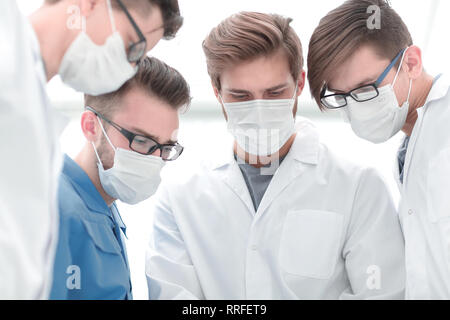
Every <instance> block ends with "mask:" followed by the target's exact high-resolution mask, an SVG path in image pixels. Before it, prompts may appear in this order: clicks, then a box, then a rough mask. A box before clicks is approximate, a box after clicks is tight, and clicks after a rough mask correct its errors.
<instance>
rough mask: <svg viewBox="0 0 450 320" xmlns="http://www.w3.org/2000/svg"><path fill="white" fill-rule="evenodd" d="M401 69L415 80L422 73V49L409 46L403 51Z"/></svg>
mask: <svg viewBox="0 0 450 320" xmlns="http://www.w3.org/2000/svg"><path fill="white" fill-rule="evenodd" d="M402 68H403V71H405V72H406V73H408V75H409V77H410V78H411V79H413V80H416V79H417V78H419V77H420V76H421V75H422V72H423V62H422V51H421V50H420V48H419V47H417V46H411V47H409V49H408V51H406V53H405V58H404V61H403V66H402Z"/></svg>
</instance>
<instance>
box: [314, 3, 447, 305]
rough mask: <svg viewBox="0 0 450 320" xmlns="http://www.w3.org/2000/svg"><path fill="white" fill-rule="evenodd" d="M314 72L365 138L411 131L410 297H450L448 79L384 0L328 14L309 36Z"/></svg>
mask: <svg viewBox="0 0 450 320" xmlns="http://www.w3.org/2000/svg"><path fill="white" fill-rule="evenodd" d="M377 19H378V21H377ZM374 22H375V23H374ZM308 70H309V71H308V78H309V82H310V87H311V93H312V95H313V97H314V98H315V100H316V101H317V103H318V104H319V107H320V108H321V109H322V110H325V109H332V110H342V111H343V113H344V115H345V116H346V117H347V118H348V120H349V122H350V124H351V126H352V129H353V131H354V132H355V133H356V134H357V135H358V136H359V137H361V138H363V139H366V140H368V141H371V142H373V143H383V142H386V141H388V140H389V139H391V138H392V137H393V136H394V135H396V134H397V133H399V132H400V131H403V133H404V134H405V135H406V137H405V138H404V140H403V143H402V145H401V147H400V150H399V152H398V155H397V165H396V168H395V169H396V179H397V181H398V185H399V187H400V191H401V196H402V199H401V203H400V207H399V216H400V220H401V222H402V227H403V232H404V236H405V241H406V272H407V284H406V296H407V298H408V299H450V251H449V247H450V233H449V230H450V200H449V199H450V198H449V196H448V191H449V190H450V134H449V132H448V125H449V123H450V91H449V88H450V79H449V78H448V77H447V76H444V75H438V76H435V77H433V76H431V75H429V74H428V73H427V72H426V71H425V69H424V67H423V63H422V51H421V50H420V48H419V47H417V46H415V45H414V44H413V40H412V37H411V35H410V33H409V31H408V28H407V27H406V25H405V24H404V22H403V20H402V19H401V17H400V16H399V15H398V14H397V13H396V12H395V10H394V9H393V8H392V7H391V6H390V4H389V2H388V1H385V0H350V1H346V2H345V3H344V4H342V5H341V6H339V7H338V8H336V9H334V10H333V11H331V12H330V13H328V14H327V15H326V16H325V17H324V18H323V19H322V20H321V21H320V24H319V26H318V27H317V28H316V30H315V31H314V34H313V35H312V37H311V42H310V45H309V56H308Z"/></svg>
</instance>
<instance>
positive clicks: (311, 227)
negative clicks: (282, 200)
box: [279, 210, 344, 279]
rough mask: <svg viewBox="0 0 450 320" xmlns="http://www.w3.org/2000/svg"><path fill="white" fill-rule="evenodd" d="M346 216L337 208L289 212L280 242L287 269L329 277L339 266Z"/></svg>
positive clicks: (283, 262)
mask: <svg viewBox="0 0 450 320" xmlns="http://www.w3.org/2000/svg"><path fill="white" fill-rule="evenodd" d="M343 223H344V221H343V217H342V215H340V214H338V213H335V212H327V211H315V210H301V211H294V212H289V213H288V215H287V217H286V220H285V221H284V226H283V232H282V235H281V242H280V256H279V259H280V264H281V268H282V269H283V271H285V272H287V273H290V274H293V275H298V276H302V277H309V278H317V279H329V278H330V277H331V276H332V275H333V273H334V269H335V267H336V263H337V260H338V257H339V248H340V246H341V245H340V243H341V237H342V232H343Z"/></svg>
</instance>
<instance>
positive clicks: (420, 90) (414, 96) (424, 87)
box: [403, 73, 433, 137]
mask: <svg viewBox="0 0 450 320" xmlns="http://www.w3.org/2000/svg"><path fill="white" fill-rule="evenodd" d="M413 86H414V87H413V89H412V92H411V101H410V105H409V111H408V117H407V118H406V123H405V126H404V127H403V132H404V133H405V134H406V135H407V136H408V137H410V136H411V134H412V131H413V129H414V126H415V125H416V121H417V109H419V108H421V107H423V106H424V105H425V102H426V101H427V98H428V95H429V94H430V91H431V88H432V87H433V77H431V76H430V75H429V74H427V73H423V75H422V76H421V77H420V78H419V79H417V80H415V81H414V82H413Z"/></svg>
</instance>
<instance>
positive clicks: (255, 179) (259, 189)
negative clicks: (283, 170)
mask: <svg viewBox="0 0 450 320" xmlns="http://www.w3.org/2000/svg"><path fill="white" fill-rule="evenodd" d="M234 158H235V159H236V155H235V156H234ZM283 160H284V157H283V158H280V159H279V164H280V165H281V163H282V162H283ZM238 165H239V168H240V169H241V172H242V175H243V176H244V180H245V184H246V185H247V189H248V191H249V193H250V197H251V198H252V202H253V207H254V208H255V211H258V207H259V205H260V203H261V201H262V199H263V197H264V194H265V193H266V190H267V188H268V187H269V185H270V182H271V181H272V178H273V174H267V170H266V172H264V171H263V170H261V168H255V167H253V166H251V165H249V164H247V163H240V162H238ZM269 167H270V165H268V166H265V168H269ZM275 172H276V171H275Z"/></svg>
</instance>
